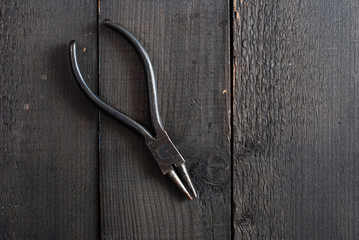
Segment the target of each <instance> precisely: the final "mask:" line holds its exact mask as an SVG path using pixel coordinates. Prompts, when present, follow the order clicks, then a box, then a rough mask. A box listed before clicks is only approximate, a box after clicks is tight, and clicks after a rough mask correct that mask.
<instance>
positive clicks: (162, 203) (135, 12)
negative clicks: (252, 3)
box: [99, 0, 231, 239]
mask: <svg viewBox="0 0 359 240" xmlns="http://www.w3.org/2000/svg"><path fill="white" fill-rule="evenodd" d="M100 16H101V17H100V20H101V21H102V20H103V19H106V18H109V19H112V20H113V21H116V22H118V23H120V24H122V25H123V26H125V27H126V28H128V29H129V30H130V31H131V32H133V33H134V35H135V36H137V37H138V39H139V40H140V41H141V42H142V43H143V45H144V47H145V49H146V50H147V51H148V53H149V55H150V58H151V60H152V63H153V67H154V70H155V73H156V76H157V82H158V84H157V85H158V95H159V106H160V112H161V117H162V120H163V123H164V125H165V129H166V130H167V131H168V133H169V135H170V137H171V138H172V140H173V142H174V143H175V144H176V145H177V146H178V147H179V150H180V151H181V152H182V153H183V155H184V157H185V159H186V161H187V166H188V168H189V172H190V174H191V176H192V177H193V180H194V185H195V187H196V188H197V190H198V193H199V198H198V199H196V200H194V201H192V202H191V201H189V200H187V199H186V198H185V197H184V195H183V194H182V193H181V192H179V190H178V189H177V188H176V187H175V186H174V185H173V183H172V182H170V180H168V179H167V178H166V177H165V176H163V175H162V173H161V171H160V169H159V167H158V166H157V165H156V162H155V160H154V159H153V157H152V156H151V154H150V152H149V151H148V150H147V149H146V146H145V144H144V142H143V139H142V138H141V137H140V136H139V135H137V133H135V132H133V131H132V130H131V129H128V128H127V127H125V126H123V125H121V124H120V123H117V122H115V121H114V120H112V119H111V118H109V117H108V116H106V115H103V114H101V122H100V135H101V147H100V161H101V202H102V217H101V226H102V237H103V239H229V238H230V235H231V212H230V206H231V192H230V191H231V185H230V182H231V177H230V176H231V158H230V153H229V149H230V137H229V131H228V130H229V127H230V123H229V112H228V110H229V109H230V104H231V103H230V98H229V92H230V91H229V87H230V78H229V24H230V23H229V3H228V2H227V1H177V2H173V1H164V0H161V1H104V2H101V13H100ZM99 43H100V62H101V63H100V79H99V81H100V95H101V97H102V98H103V99H105V100H106V101H108V102H110V103H111V104H112V105H113V106H115V107H116V108H118V109H120V110H121V111H123V112H125V113H127V114H128V115H130V116H131V117H133V118H135V119H136V120H139V121H140V122H142V123H144V124H147V125H148V126H149V123H150V118H149V111H148V105H147V104H148V102H147V97H148V95H147V90H146V78H145V75H144V71H143V67H142V66H141V64H140V60H139V58H138V57H137V55H136V53H135V52H134V50H133V49H132V47H131V46H130V45H129V44H128V43H127V42H126V40H124V39H123V38H121V37H120V36H118V35H117V34H115V33H113V32H112V31H110V30H108V29H106V28H105V27H103V26H102V25H101V26H100V41H99Z"/></svg>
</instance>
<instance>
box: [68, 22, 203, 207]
mask: <svg viewBox="0 0 359 240" xmlns="http://www.w3.org/2000/svg"><path fill="white" fill-rule="evenodd" d="M103 23H104V25H105V26H106V27H108V28H110V29H112V30H114V31H115V32H117V33H119V34H121V35H122V36H124V37H125V38H126V39H127V40H128V41H129V42H130V43H131V45H132V46H133V47H134V49H135V50H136V52H137V53H138V54H139V56H140V59H141V61H142V63H143V65H144V68H145V71H146V75H147V81H148V92H149V94H148V95H149V106H150V113H151V122H152V127H153V128H154V131H155V134H152V133H150V131H148V130H147V129H146V128H145V127H144V126H142V125H141V124H140V123H138V122H136V121H135V120H133V119H131V118H130V117H128V116H127V115H125V114H124V113H122V112H120V111H118V110H116V109H114V108H113V107H111V106H109V105H108V104H106V103H104V102H103V101H102V100H101V99H100V98H99V97H98V96H96V95H95V94H94V93H93V92H92V91H91V89H90V88H89V87H88V85H87V84H86V82H85V81H84V79H83V77H82V74H81V72H80V69H79V66H78V63H77V56H76V42H75V41H71V42H70V62H71V69H72V72H73V75H74V77H75V79H76V82H77V83H78V85H79V86H80V89H81V90H82V92H83V93H84V95H85V96H86V97H87V98H88V99H89V100H90V101H91V102H92V103H94V104H95V105H96V106H97V107H98V108H99V109H101V110H102V111H104V112H106V113H107V114H109V115H110V116H112V117H113V118H114V119H116V120H118V121H120V122H122V123H123V124H125V125H127V126H129V127H131V128H132V129H134V130H135V131H137V132H138V133H139V134H141V135H142V136H143V137H144V139H145V143H146V145H147V147H148V148H149V150H150V151H151V153H152V155H153V157H154V158H155V159H156V161H157V163H158V165H159V167H160V169H161V171H162V173H163V174H164V175H167V176H168V177H169V178H170V179H171V180H172V181H173V182H174V183H175V184H176V186H177V187H178V188H179V189H180V190H181V191H182V192H183V193H184V194H185V195H186V197H187V198H188V199H189V200H192V199H193V198H192V195H193V196H194V197H197V193H196V191H195V189H194V187H193V184H192V181H191V178H190V177H189V174H188V172H187V168H186V166H185V160H184V158H183V157H182V155H181V154H180V153H179V151H178V150H177V148H176V147H175V145H174V144H173V143H172V141H171V139H170V138H169V136H168V134H167V132H166V131H165V130H164V128H163V125H162V122H161V118H160V115H159V111H158V103H157V88H156V79H155V74H154V70H153V67H152V64H151V61H150V58H149V55H148V54H147V52H146V51H145V49H144V48H143V46H142V45H141V43H140V42H139V41H138V39H137V38H136V37H135V36H134V35H133V34H132V33H131V32H130V31H128V30H127V29H126V28H124V27H122V26H121V25H119V24H117V23H114V22H112V21H111V20H104V22H103ZM177 173H178V174H179V175H180V176H181V177H182V179H183V181H184V183H183V182H182V181H181V180H180V177H179V176H178V174H177ZM186 186H187V187H188V188H189V189H190V191H191V193H192V195H191V194H190V193H189V191H188V190H187V188H186Z"/></svg>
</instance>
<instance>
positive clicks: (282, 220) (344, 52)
mask: <svg viewBox="0 0 359 240" xmlns="http://www.w3.org/2000/svg"><path fill="white" fill-rule="evenodd" d="M234 5H235V6H234V35H233V36H234V63H235V65H234V69H233V70H234V76H235V86H234V98H235V105H234V110H235V112H234V174H233V180H234V185H233V186H234V193H233V194H234V198H233V201H234V206H233V207H234V229H235V232H234V233H235V235H234V236H235V239H358V238H359V221H358V219H359V191H358V189H359V175H358V172H359V162H358V157H359V155H358V149H359V145H358V143H359V116H358V107H359V95H358V91H357V83H358V80H359V74H358V73H359V61H358V56H359V46H358V41H359V17H358V16H359V15H358V12H359V2H358V1H354V0H353V1H345V2H343V1H335V0H329V1H328V0H316V1H296V0H295V1H284V0H283V1H239V0H238V1H235V2H234Z"/></svg>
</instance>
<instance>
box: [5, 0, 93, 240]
mask: <svg viewBox="0 0 359 240" xmlns="http://www.w3.org/2000/svg"><path fill="white" fill-rule="evenodd" d="M0 14H1V15H0V19H1V43H0V44H1V46H0V49H1V71H0V72H1V79H0V96H1V97H0V114H1V115H0V118H1V126H0V239H97V238H98V236H99V233H98V232H99V225H98V217H99V214H98V212H99V210H98V187H97V186H98V168H97V164H98V163H97V152H98V150H97V145H98V144H97V142H98V140H97V135H96V130H97V122H98V119H97V110H96V109H95V108H93V107H92V106H91V105H90V103H89V102H88V101H87V100H86V99H85V98H84V97H83V96H82V95H81V92H80V91H79V89H78V87H77V85H76V83H75V81H74V79H73V77H72V75H71V73H70V68H69V60H68V59H69V56H68V43H69V42H70V40H71V39H73V38H74V39H77V40H78V41H79V42H80V46H81V52H80V53H79V55H80V56H81V67H82V70H83V72H84V73H85V76H87V75H88V76H91V77H90V78H88V81H89V83H90V85H91V86H95V87H96V85H97V84H96V81H97V80H96V72H97V70H96V69H97V60H96V58H97V57H96V56H97V44H96V39H97V24H96V19H97V16H96V15H97V4H96V3H95V2H85V1H82V2H78V1H77V2H74V1H11V0H9V1H1V10H0Z"/></svg>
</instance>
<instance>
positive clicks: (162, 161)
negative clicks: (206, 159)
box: [145, 129, 197, 200]
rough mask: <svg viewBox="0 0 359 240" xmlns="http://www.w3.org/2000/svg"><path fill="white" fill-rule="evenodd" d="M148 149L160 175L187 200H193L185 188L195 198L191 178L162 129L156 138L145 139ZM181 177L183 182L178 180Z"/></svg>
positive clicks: (180, 157) (182, 159)
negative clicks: (171, 182)
mask: <svg viewBox="0 0 359 240" xmlns="http://www.w3.org/2000/svg"><path fill="white" fill-rule="evenodd" d="M145 141H146V144H147V147H148V149H149V150H150V151H151V153H152V155H153V157H154V158H155V159H156V161H157V164H158V166H159V167H160V169H161V171H162V173H163V174H164V175H167V176H168V177H169V178H170V179H171V180H172V181H173V182H174V183H175V184H176V186H177V187H178V188H179V189H180V190H181V191H182V192H183V193H184V194H185V195H186V197H187V198H188V199H189V200H193V197H192V196H191V194H190V193H189V191H188V190H187V188H186V187H185V185H187V187H188V188H189V189H190V191H191V193H192V194H193V196H194V197H195V198H196V197H197V193H196V190H195V189H194V187H193V184H192V181H191V178H190V177H189V174H188V171H187V168H186V165H185V160H184V158H183V157H182V155H181V154H180V152H179V151H178V150H177V148H176V146H175V145H174V144H173V143H172V141H171V139H170V138H169V136H168V134H167V132H166V131H165V130H163V129H161V130H160V131H158V132H157V136H156V138H150V137H148V138H145ZM177 173H179V175H180V176H181V177H182V179H183V181H184V182H185V184H183V182H182V181H181V180H180V177H179V176H178V175H177Z"/></svg>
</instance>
